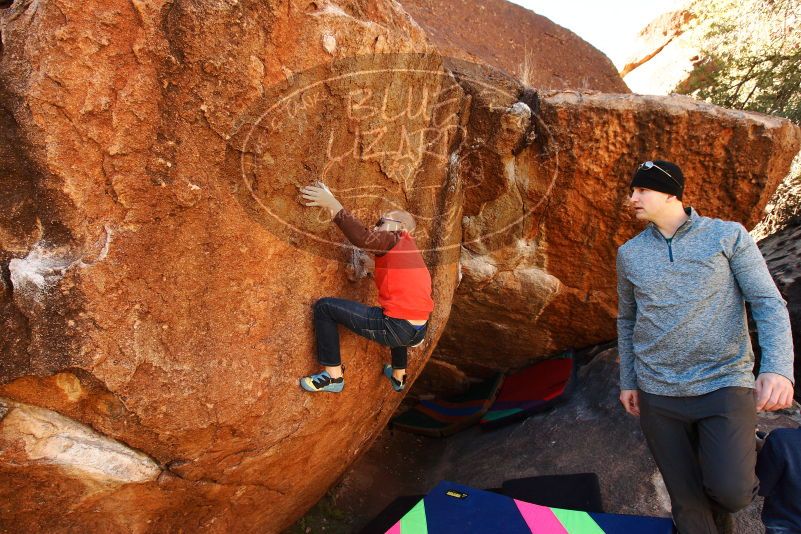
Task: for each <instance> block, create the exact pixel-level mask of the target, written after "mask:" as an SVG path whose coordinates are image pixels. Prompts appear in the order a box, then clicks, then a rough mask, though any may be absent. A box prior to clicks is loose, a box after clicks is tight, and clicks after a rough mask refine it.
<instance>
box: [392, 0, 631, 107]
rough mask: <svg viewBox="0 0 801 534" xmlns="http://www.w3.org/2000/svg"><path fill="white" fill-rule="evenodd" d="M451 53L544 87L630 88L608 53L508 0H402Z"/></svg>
mask: <svg viewBox="0 0 801 534" xmlns="http://www.w3.org/2000/svg"><path fill="white" fill-rule="evenodd" d="M401 4H403V7H404V8H405V9H406V10H407V11H408V12H409V14H410V15H411V16H412V17H414V20H416V21H417V22H418V23H419V24H420V25H421V26H422V27H423V28H424V29H425V31H426V33H427V34H428V35H429V36H430V39H431V41H432V42H433V43H434V44H436V45H437V48H438V49H439V50H440V51H441V52H442V53H443V54H445V55H448V56H452V57H457V58H461V59H465V60H469V61H474V62H479V63H486V64H487V65H492V66H493V67H495V68H498V69H501V70H504V71H506V72H509V73H511V74H514V75H516V76H518V77H519V78H520V79H521V80H522V81H523V82H524V83H525V84H527V85H529V86H532V87H536V88H538V89H580V90H596V91H603V92H605V93H628V92H630V91H629V88H628V87H627V86H626V84H625V83H623V80H621V78H620V76H619V75H618V73H617V70H616V69H615V66H614V65H613V64H612V61H611V60H610V59H609V58H607V57H606V56H605V55H604V54H603V53H602V52H600V51H599V50H597V49H596V48H595V47H593V46H592V45H591V44H589V43H588V42H586V41H585V40H583V39H582V38H581V37H579V36H578V35H576V34H574V33H573V32H571V31H570V30H567V29H565V28H563V27H561V26H559V25H558V24H555V23H554V22H552V21H551V20H549V19H547V18H546V17H543V16H542V15H538V14H536V13H534V12H533V11H529V10H528V9H525V8H523V7H521V6H519V5H517V4H513V3H511V2H507V1H506V0H445V1H443V0H402V1H401Z"/></svg>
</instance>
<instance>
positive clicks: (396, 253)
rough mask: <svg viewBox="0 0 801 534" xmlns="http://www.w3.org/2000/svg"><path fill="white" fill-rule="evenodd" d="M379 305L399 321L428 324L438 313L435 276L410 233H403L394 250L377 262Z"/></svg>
mask: <svg viewBox="0 0 801 534" xmlns="http://www.w3.org/2000/svg"><path fill="white" fill-rule="evenodd" d="M373 276H374V277H375V283H376V285H377V286H378V302H379V304H380V305H381V307H382V308H383V309H384V314H385V315H387V316H388V317H394V318H396V319H411V320H428V316H429V315H431V311H432V310H433V309H434V301H433V300H432V299H431V274H430V273H429V272H428V267H426V264H425V262H424V261H423V256H422V254H420V250H419V249H418V248H417V244H415V242H414V239H413V238H412V236H411V235H409V232H406V231H404V232H401V233H400V238H399V239H398V242H397V243H396V244H395V246H394V247H392V248H391V249H389V251H388V252H387V253H386V254H384V255H382V256H376V258H375V273H374V274H373Z"/></svg>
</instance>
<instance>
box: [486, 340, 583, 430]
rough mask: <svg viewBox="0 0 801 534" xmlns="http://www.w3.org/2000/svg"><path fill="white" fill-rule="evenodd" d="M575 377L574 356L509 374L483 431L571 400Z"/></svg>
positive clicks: (567, 356)
mask: <svg viewBox="0 0 801 534" xmlns="http://www.w3.org/2000/svg"><path fill="white" fill-rule="evenodd" d="M574 376H575V368H574V360H573V355H572V353H571V354H569V355H566V356H564V357H560V358H554V359H551V360H543V361H541V362H537V363H535V364H534V365H532V366H530V367H526V368H525V369H522V370H520V371H517V372H514V373H512V374H510V375H508V376H507V377H506V378H505V379H504V382H503V387H501V390H500V392H499V393H498V396H497V398H496V399H495V402H494V403H493V404H492V406H491V407H490V409H489V410H487V412H486V413H485V414H484V415H483V416H482V417H481V428H483V429H485V430H489V429H493V428H497V427H500V426H503V425H506V424H509V423H512V422H515V421H520V420H521V419H525V418H526V417H528V416H529V415H531V414H534V413H537V412H541V411H544V410H547V409H548V408H550V407H552V406H554V405H555V404H557V403H558V402H560V401H562V400H564V399H566V398H567V395H568V394H569V392H570V389H571V386H572V383H573V378H574Z"/></svg>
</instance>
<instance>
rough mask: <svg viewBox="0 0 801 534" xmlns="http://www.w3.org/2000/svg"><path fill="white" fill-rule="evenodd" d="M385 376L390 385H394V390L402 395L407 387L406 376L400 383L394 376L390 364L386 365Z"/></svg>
mask: <svg viewBox="0 0 801 534" xmlns="http://www.w3.org/2000/svg"><path fill="white" fill-rule="evenodd" d="M384 376H385V377H387V379H388V380H389V383H390V384H392V389H394V390H395V391H397V392H398V393H400V392H401V391H403V389H404V388H405V387H406V375H403V380H400V381H398V379H397V378H395V377H394V376H392V366H391V365H390V364H388V363H386V364H384Z"/></svg>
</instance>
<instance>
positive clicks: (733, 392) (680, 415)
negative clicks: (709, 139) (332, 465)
mask: <svg viewBox="0 0 801 534" xmlns="http://www.w3.org/2000/svg"><path fill="white" fill-rule="evenodd" d="M631 188H632V193H631V197H630V202H631V205H632V207H633V209H634V213H635V216H636V218H637V219H639V220H642V221H647V222H648V223H649V224H648V227H647V228H646V229H645V230H643V231H642V232H641V233H640V234H638V235H637V236H636V237H634V238H633V239H631V240H629V241H628V242H626V243H625V244H624V245H623V246H621V247H620V249H619V250H618V255H617V279H618V319H617V329H618V349H619V352H620V389H621V393H620V402H621V403H623V406H624V407H625V409H626V411H627V412H628V413H630V414H632V415H634V416H639V417H640V424H641V426H642V430H643V433H644V434H645V438H646V440H647V442H648V447H649V448H650V449H651V453H652V454H653V456H654V459H655V460H656V464H657V466H658V467H659V470H660V472H661V473H662V477H663V478H664V480H665V485H666V486H667V489H668V493H670V500H671V504H672V509H673V520H674V522H675V523H676V526H677V527H678V529H679V532H680V533H681V534H707V533H708V534H717V533H724V532H731V529H732V525H733V522H732V518H731V515H730V513H733V512H736V511H737V510H740V509H742V508H744V507H745V506H747V505H748V504H749V503H750V502H751V501H752V499H753V497H754V495H755V494H756V492H757V487H758V483H757V480H756V477H755V475H754V466H755V463H756V450H755V439H754V430H755V427H756V412H757V411H758V410H765V411H772V410H778V409H781V408H786V407H788V406H790V404H791V403H792V398H793V383H792V379H793V378H792V377H793V347H792V337H791V333H790V318H789V315H788V313H787V308H786V303H785V301H784V300H783V299H782V297H781V295H780V294H779V291H778V289H776V285H775V284H774V282H773V280H772V279H771V277H770V273H769V272H768V269H767V266H766V265H765V260H764V259H763V257H762V254H761V253H760V252H759V249H758V248H757V246H756V244H755V243H754V240H753V239H752V238H751V236H750V235H749V234H748V232H747V231H746V229H745V228H744V227H743V226H742V225H741V224H738V223H735V222H729V221H722V220H719V219H711V218H708V217H702V216H700V215H699V214H698V213H697V212H696V211H695V210H694V209H692V208H690V207H688V208H685V207H684V206H683V204H682V193H683V192H684V176H683V175H682V172H681V169H679V167H678V166H677V165H675V164H673V163H670V162H667V161H646V162H645V163H643V164H642V165H640V166H639V168H638V169H637V171H636V173H635V174H634V178H633V179H632V181H631ZM745 302H748V303H749V304H750V305H751V311H752V315H753V318H754V321H755V322H756V325H757V331H758V334H759V344H760V347H761V348H762V361H761V365H760V369H759V376H758V378H757V379H756V381H754V374H753V368H754V354H753V350H752V347H751V340H750V338H749V335H748V326H747V322H746V312H745ZM755 397H756V398H755Z"/></svg>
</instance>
